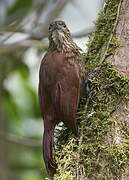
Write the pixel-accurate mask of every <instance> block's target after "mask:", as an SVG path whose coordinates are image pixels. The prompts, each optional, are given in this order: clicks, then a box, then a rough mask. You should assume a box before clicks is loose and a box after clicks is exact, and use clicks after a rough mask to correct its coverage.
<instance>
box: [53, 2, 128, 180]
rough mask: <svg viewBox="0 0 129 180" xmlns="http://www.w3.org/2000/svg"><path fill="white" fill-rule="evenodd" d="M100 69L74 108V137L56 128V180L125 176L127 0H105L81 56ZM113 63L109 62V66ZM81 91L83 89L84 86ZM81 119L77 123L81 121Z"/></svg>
mask: <svg viewBox="0 0 129 180" xmlns="http://www.w3.org/2000/svg"><path fill="white" fill-rule="evenodd" d="M84 59H85V64H86V68H87V69H88V70H92V69H94V68H95V67H97V66H100V67H101V70H100V72H99V73H98V74H97V75H96V77H94V78H93V80H92V81H91V83H90V85H89V89H90V90H89V92H86V93H88V95H87V96H86V97H83V98H82V100H81V103H80V109H79V111H78V117H77V119H78V121H79V137H78V138H74V137H71V135H70V134H69V133H68V132H67V130H66V129H65V128H63V129H62V130H60V131H58V132H57V137H58V140H57V143H56V146H57V150H56V160H57V162H58V170H57V174H56V176H55V179H61V180H65V179H68V180H72V179H73V180H74V179H78V180H84V179H85V180H86V179H89V180H96V179H100V180H101V179H103V180H109V179H110V180H127V179H129V170H128V169H129V168H128V165H129V160H128V158H129V146H128V144H129V131H128V129H129V100H128V99H129V90H128V89H129V1H128V0H116V1H114V0H107V1H106V4H105V7H104V9H103V12H102V13H101V14H100V16H99V18H98V20H97V23H96V29H95V31H94V33H93V34H92V37H91V41H90V42H89V46H88V52H87V53H86V54H85V57H84ZM112 64H113V65H112ZM85 91H86V90H85ZM80 121H81V122H80Z"/></svg>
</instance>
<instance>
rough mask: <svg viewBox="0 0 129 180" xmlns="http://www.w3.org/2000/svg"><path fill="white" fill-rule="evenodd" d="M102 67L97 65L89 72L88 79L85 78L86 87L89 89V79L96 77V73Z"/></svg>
mask: <svg viewBox="0 0 129 180" xmlns="http://www.w3.org/2000/svg"><path fill="white" fill-rule="evenodd" d="M100 69H101V67H96V68H95V69H94V70H93V71H91V72H89V73H88V75H87V77H86V79H85V80H84V88H85V89H87V91H89V86H88V84H89V81H90V80H91V79H92V78H94V77H95V75H96V74H97V73H98V72H99V71H100Z"/></svg>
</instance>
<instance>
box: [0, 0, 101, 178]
mask: <svg viewBox="0 0 129 180" xmlns="http://www.w3.org/2000/svg"><path fill="white" fill-rule="evenodd" d="M103 4H104V0H90V1H88V0H85V1H84V0H79V1H78V0H0V180H40V179H45V178H46V179H47V173H46V171H45V168H44V164H43V161H42V150H41V140H42V134H43V123H42V119H41V115H40V112H39V104H38V96H37V89H38V71H39V66H40V62H41V59H42V57H43V55H44V53H45V50H46V48H47V46H48V40H47V29H48V24H49V23H50V22H51V21H53V20H55V19H61V20H64V21H65V22H66V24H67V25H68V27H69V28H70V30H71V32H72V35H73V38H74V41H75V42H76V43H77V44H78V45H79V46H80V47H81V48H82V49H83V50H84V51H86V42H87V41H88V33H90V32H92V31H93V28H94V22H95V20H96V18H97V14H98V12H99V10H100V9H101V7H102V6H103Z"/></svg>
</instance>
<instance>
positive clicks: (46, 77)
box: [39, 21, 85, 175]
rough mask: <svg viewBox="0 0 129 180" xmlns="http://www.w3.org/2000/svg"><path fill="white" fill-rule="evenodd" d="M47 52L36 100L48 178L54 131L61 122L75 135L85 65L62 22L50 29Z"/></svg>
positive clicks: (53, 166)
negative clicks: (38, 101)
mask: <svg viewBox="0 0 129 180" xmlns="http://www.w3.org/2000/svg"><path fill="white" fill-rule="evenodd" d="M48 38H49V48H48V51H47V53H46V55H45V56H44V58H43V60H42V62H41V66H40V72H39V100H40V107H41V112H42V116H43V119H44V135H43V157H44V161H45V165H46V169H47V171H48V173H49V174H51V175H53V174H54V173H55V172H56V168H57V165H56V163H55V162H54V161H53V156H52V151H53V143H54V140H53V138H54V129H55V126H56V125H57V124H58V123H59V122H61V121H62V122H63V123H64V124H65V126H66V127H67V128H69V129H70V130H71V131H72V132H73V134H75V135H77V125H76V120H75V115H76V112H77V107H78V102H79V96H80V87H81V82H82V79H83V76H84V71H85V70H84V64H83V61H82V59H81V58H80V50H81V49H80V48H79V47H78V46H77V45H76V44H75V43H74V42H73V40H72V37H71V33H70V31H69V29H68V28H67V26H66V24H65V23H64V21H54V22H52V23H51V24H50V26H49V32H48Z"/></svg>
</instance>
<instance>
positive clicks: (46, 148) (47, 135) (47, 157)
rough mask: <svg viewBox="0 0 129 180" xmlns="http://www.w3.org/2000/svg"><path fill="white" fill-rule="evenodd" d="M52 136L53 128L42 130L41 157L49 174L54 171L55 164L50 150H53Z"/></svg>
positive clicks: (52, 173)
mask: <svg viewBox="0 0 129 180" xmlns="http://www.w3.org/2000/svg"><path fill="white" fill-rule="evenodd" d="M53 136H54V130H51V131H50V130H49V131H46V130H45V131H44V136H43V157H44V161H45V165H46V169H47V171H48V172H49V174H50V175H54V174H55V173H56V169H57V164H56V163H55V162H54V161H53V157H52V150H53V144H54V143H53V142H54V140H53Z"/></svg>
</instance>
